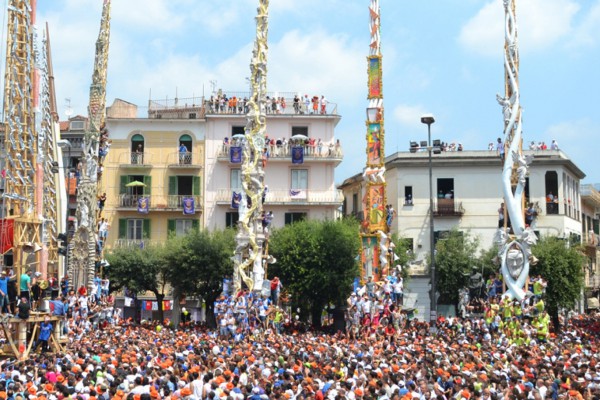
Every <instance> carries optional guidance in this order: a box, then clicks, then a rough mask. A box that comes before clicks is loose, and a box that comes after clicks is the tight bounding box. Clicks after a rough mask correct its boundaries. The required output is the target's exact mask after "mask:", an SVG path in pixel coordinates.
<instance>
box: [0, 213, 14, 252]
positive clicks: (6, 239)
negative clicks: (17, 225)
mask: <svg viewBox="0 0 600 400" xmlns="http://www.w3.org/2000/svg"><path fill="white" fill-rule="evenodd" d="M14 222H15V221H14V220H13V219H2V220H0V254H4V253H6V252H7V251H9V250H10V249H12V247H13V237H14V229H13V227H14Z"/></svg>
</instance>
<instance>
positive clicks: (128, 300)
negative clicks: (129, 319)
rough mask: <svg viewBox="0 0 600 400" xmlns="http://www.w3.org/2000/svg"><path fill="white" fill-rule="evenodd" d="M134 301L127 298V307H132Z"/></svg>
mask: <svg viewBox="0 0 600 400" xmlns="http://www.w3.org/2000/svg"><path fill="white" fill-rule="evenodd" d="M132 306H133V299H132V298H131V297H125V307H132Z"/></svg>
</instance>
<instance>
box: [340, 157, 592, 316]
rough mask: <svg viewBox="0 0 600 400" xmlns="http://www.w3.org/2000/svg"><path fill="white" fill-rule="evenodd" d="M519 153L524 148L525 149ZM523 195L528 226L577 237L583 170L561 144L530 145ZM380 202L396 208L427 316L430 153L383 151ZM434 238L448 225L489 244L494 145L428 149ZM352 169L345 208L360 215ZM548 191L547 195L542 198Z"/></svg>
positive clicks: (497, 171)
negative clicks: (529, 206)
mask: <svg viewBox="0 0 600 400" xmlns="http://www.w3.org/2000/svg"><path fill="white" fill-rule="evenodd" d="M525 153H526V154H529V153H530V152H528V151H526V152H525ZM533 154H534V156H535V158H534V161H533V163H532V165H531V166H530V169H529V176H528V178H527V185H526V189H525V197H526V199H527V200H526V201H527V202H533V203H534V205H535V206H536V208H537V210H538V217H537V220H536V221H535V223H534V230H535V231H536V232H537V233H538V234H541V235H554V236H560V237H565V238H569V239H570V240H572V241H576V242H579V241H580V240H581V234H582V222H581V196H580V190H579V183H580V180H581V179H582V178H584V176H585V174H584V173H583V172H582V171H581V170H580V169H579V168H578V167H577V166H576V165H575V164H574V163H573V162H572V161H571V160H570V159H569V158H568V157H567V156H566V154H564V153H563V152H562V151H558V150H556V151H553V150H545V151H536V152H534V153H533ZM385 165H386V182H387V202H388V204H392V205H393V207H394V209H395V210H396V211H397V217H396V219H395V221H394V224H393V226H392V232H397V233H398V234H399V236H400V237H403V238H407V239H409V240H410V241H412V246H413V251H414V254H415V263H414V264H413V265H411V266H410V268H411V269H410V271H411V279H410V280H409V282H408V285H407V287H408V290H409V291H413V293H414V294H416V304H415V306H416V308H417V309H418V313H417V317H421V318H423V317H424V316H428V315H429V294H428V290H429V283H430V279H429V268H428V265H427V262H426V259H427V255H428V254H430V224H429V199H430V193H429V157H428V153H427V152H426V151H424V152H421V151H416V152H408V151H407V152H398V153H396V154H393V155H390V156H388V157H387V158H386V164H385ZM432 165H433V167H432V180H433V197H434V199H433V202H434V204H433V213H434V232H435V234H434V239H435V240H436V241H437V239H438V238H439V237H440V236H443V234H444V232H447V231H450V230H451V229H453V228H458V229H460V230H465V231H469V233H470V234H471V235H472V236H473V237H477V238H479V241H480V247H481V250H485V249H488V248H490V247H491V246H492V239H493V236H494V234H495V232H496V229H497V228H498V209H499V208H500V204H501V203H502V201H503V200H502V188H501V172H502V165H501V162H500V158H499V157H498V155H497V154H496V152H495V151H453V152H442V153H441V154H433V155H432ZM363 186H364V185H363V183H362V179H360V178H359V176H355V177H353V178H349V179H348V180H346V182H344V184H343V185H342V186H341V188H342V190H343V191H344V204H345V213H346V214H353V213H354V214H355V215H358V216H359V217H360V216H362V208H361V207H362V195H363ZM549 194H552V196H553V200H552V201H550V202H547V197H548V195H549ZM409 298H410V296H409Z"/></svg>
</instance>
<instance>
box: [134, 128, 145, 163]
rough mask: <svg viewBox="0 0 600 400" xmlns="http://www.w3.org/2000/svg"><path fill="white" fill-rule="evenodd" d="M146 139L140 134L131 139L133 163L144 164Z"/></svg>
mask: <svg viewBox="0 0 600 400" xmlns="http://www.w3.org/2000/svg"><path fill="white" fill-rule="evenodd" d="M144 148H145V144H144V137H143V136H142V135H140V134H135V135H133V136H132V137H131V163H132V164H143V163H144Z"/></svg>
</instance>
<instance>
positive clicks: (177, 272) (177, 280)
mask: <svg viewBox="0 0 600 400" xmlns="http://www.w3.org/2000/svg"><path fill="white" fill-rule="evenodd" d="M234 248H235V231H234V230H232V229H226V230H216V231H212V232H209V231H206V230H201V231H192V232H190V233H188V234H187V235H186V236H183V237H175V238H171V239H169V241H168V242H167V245H166V248H165V260H166V261H165V262H166V265H167V269H166V271H167V272H166V277H167V279H168V281H169V282H170V283H171V285H172V286H173V289H174V294H175V296H176V297H179V296H181V295H187V296H198V297H200V298H202V299H203V300H204V301H205V302H206V319H207V324H208V325H209V326H215V317H214V302H215V300H216V299H217V298H218V297H219V295H220V294H221V293H222V291H223V278H224V277H225V276H228V275H231V273H232V271H233V261H232V260H231V257H232V256H233V251H234Z"/></svg>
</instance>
